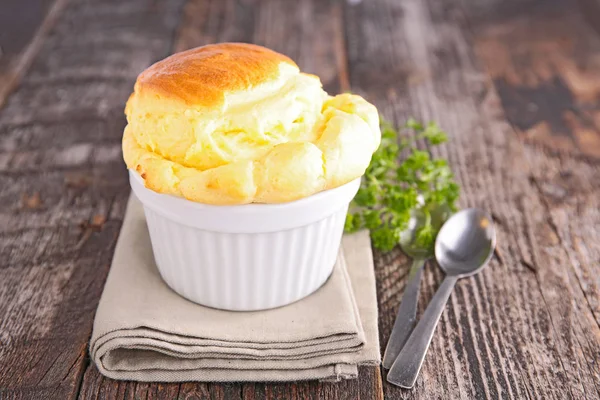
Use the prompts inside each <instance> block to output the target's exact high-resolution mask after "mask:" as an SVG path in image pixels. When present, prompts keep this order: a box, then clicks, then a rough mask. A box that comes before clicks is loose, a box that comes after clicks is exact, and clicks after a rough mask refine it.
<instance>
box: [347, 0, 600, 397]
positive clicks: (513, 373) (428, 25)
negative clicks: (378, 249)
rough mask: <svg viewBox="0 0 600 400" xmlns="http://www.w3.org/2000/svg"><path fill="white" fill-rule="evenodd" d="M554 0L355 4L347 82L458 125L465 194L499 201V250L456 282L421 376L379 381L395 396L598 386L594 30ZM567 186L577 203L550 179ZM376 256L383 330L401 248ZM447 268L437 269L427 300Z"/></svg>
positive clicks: (479, 202)
mask: <svg viewBox="0 0 600 400" xmlns="http://www.w3.org/2000/svg"><path fill="white" fill-rule="evenodd" d="M546 7H547V2H506V1H502V2H500V1H485V2H466V1H462V2H461V1H444V2H442V1H436V0H430V1H425V2H421V1H417V0H415V1H405V2H402V3H399V2H395V1H386V0H381V1H369V2H362V3H361V4H359V5H356V6H349V7H348V9H347V16H348V20H347V21H346V24H345V26H346V28H347V29H348V32H347V40H348V44H349V62H350V67H351V68H350V81H351V85H352V87H353V89H355V90H357V91H359V92H360V93H362V94H364V95H366V96H367V97H368V98H369V99H372V100H374V101H375V102H376V103H377V104H378V105H379V107H380V110H382V111H383V112H384V114H385V115H387V116H388V117H389V118H394V119H396V120H400V121H402V120H404V119H405V118H406V117H407V116H408V115H410V114H413V115H417V116H419V117H421V118H424V119H433V120H436V121H437V122H438V123H439V124H440V125H441V126H442V127H443V128H445V129H446V130H447V131H448V132H449V134H450V135H451V141H450V143H449V144H447V145H446V146H445V147H443V148H441V149H436V150H435V151H436V152H437V153H438V154H439V155H441V156H444V157H445V158H447V159H449V161H450V163H451V165H452V167H453V169H454V170H455V172H456V174H457V177H458V179H459V180H460V182H461V185H462V187H463V196H462V200H461V202H462V204H461V205H462V206H479V207H483V208H486V209H488V210H491V211H492V212H493V214H494V215H495V217H496V220H497V223H498V229H499V240H498V246H499V250H500V253H501V254H502V263H501V262H500V261H499V260H498V259H496V260H494V261H493V262H492V263H491V265H490V267H489V268H488V269H486V270H485V271H484V272H483V273H482V274H481V275H478V276H476V277H475V278H473V279H469V280H465V281H463V282H460V283H459V284H458V285H457V290H456V292H455V294H454V295H453V296H452V298H451V300H450V306H449V307H448V309H447V311H446V313H445V314H444V315H443V317H442V320H441V323H440V326H439V327H438V330H437V333H436V336H435V337H434V339H433V342H432V347H431V348H430V351H429V354H428V357H427V359H426V361H425V365H424V368H423V371H422V373H421V376H420V378H419V380H418V382H417V387H416V389H415V391H413V392H406V391H402V390H400V389H398V388H395V387H393V386H390V385H387V384H386V385H385V386H384V389H385V396H386V398H407V397H410V398H423V399H429V398H446V397H447V396H448V394H449V393H450V394H451V395H450V397H453V398H465V399H470V398H517V399H521V398H544V399H550V398H557V399H560V398H565V397H568V398H581V399H584V398H597V397H598V396H600V392H599V385H598V382H600V379H599V378H600V374H599V370H598V364H597V360H598V356H599V354H600V353H599V352H600V329H599V326H598V324H597V317H595V315H597V311H595V310H597V308H596V307H597V306H596V304H597V283H598V281H597V279H598V278H597V277H598V275H599V274H598V272H599V269H600V266H598V265H597V263H596V264H594V263H593V262H592V261H591V260H593V259H594V257H596V258H595V259H596V260H597V259H598V258H597V254H598V252H597V242H598V239H599V238H598V232H597V226H598V220H597V218H598V217H597V215H598V205H597V199H598V195H599V194H600V193H599V192H600V188H599V187H598V185H597V182H600V176H599V175H598V165H597V163H596V161H595V152H596V151H597V149H598V146H597V145H596V140H597V139H598V137H599V136H598V127H595V126H593V125H591V124H593V123H594V122H590V121H589V120H587V118H584V119H585V120H586V122H587V124H584V123H583V122H581V120H579V119H578V118H579V115H581V114H583V115H587V114H588V113H589V114H591V115H593V113H594V112H595V111H594V107H595V105H596V104H597V103H596V100H597V98H598V95H597V91H596V89H595V80H596V79H595V71H597V69H596V70H594V68H592V67H591V65H593V64H594V63H595V61H594V60H595V58H596V54H597V53H596V52H595V51H591V50H593V49H595V46H596V45H597V43H599V40H600V39H599V38H598V36H597V35H596V34H595V33H594V31H593V30H591V29H590V28H589V27H586V26H585V21H584V18H583V17H582V15H581V14H580V12H579V11H578V10H577V9H576V8H573V4H571V3H568V2H559V1H556V2H553V7H554V11H553V12H556V18H552V19H550V16H549V14H548V13H550V12H551V11H548V9H547V8H546ZM519 28H520V29H519ZM549 32H551V33H550V34H549ZM563 43H567V44H566V45H565V44H563ZM474 48H475V49H476V51H474ZM557 48H558V49H559V50H560V51H562V54H561V53H560V51H557ZM573 49H575V50H573ZM571 50H572V51H571ZM531 54H534V56H533V57H531ZM486 56H487V59H486ZM555 57H556V58H558V59H559V60H560V61H561V62H562V64H561V65H560V66H558V67H554V66H552V63H553V61H554V58H555ZM486 61H487V62H486ZM565 65H566V67H565ZM551 66H552V67H551ZM498 70H500V71H502V72H501V73H500V72H497V71H498ZM556 70H559V72H555V71H556ZM544 73H545V74H546V75H544ZM567 74H569V76H570V78H571V79H572V80H575V82H576V83H580V85H579V86H578V89H579V92H578V93H574V92H571V91H566V90H565V89H564V87H565V86H566V84H563V85H562V87H559V85H558V84H554V82H558V81H560V80H561V79H562V80H566V79H567V78H566V75H567ZM390 80H391V81H393V82H394V83H395V84H394V85H389V82H390ZM524 80H526V81H525V82H524ZM566 82H568V80H567V81H566ZM538 85H540V86H538ZM553 85H554V86H553ZM536 88H538V89H539V91H536ZM528 106H529V107H530V108H528ZM528 112H530V113H532V114H533V116H532V115H530V114H527V113H528ZM563 112H565V113H567V114H568V115H567V117H566V119H565V120H564V121H563V118H561V117H562V113H563ZM569 112H570V113H572V114H575V116H576V117H577V118H573V116H572V115H570V114H569ZM577 113H579V114H577ZM568 118H572V119H570V120H569V119H568ZM557 120H558V122H557ZM573 121H575V122H573ZM592 121H593V120H592ZM536 124H545V125H547V126H548V127H549V128H548V129H549V132H547V134H546V135H543V136H539V137H537V138H535V139H536V140H534V139H532V138H531V137H528V135H527V131H526V130H527V129H529V128H530V127H532V126H535V125H536ZM576 124H581V125H582V127H581V128H579V127H576ZM586 129H587V131H586ZM563 137H564V138H563ZM582 140H584V141H585V144H583V145H581V142H582ZM554 152H556V153H558V154H557V155H552V154H553V153H554ZM540 175H541V176H540ZM542 176H543V178H542ZM561 176H564V177H565V178H562V180H561V178H560V177H561ZM567 181H572V182H573V183H574V187H568V188H567V187H565V186H564V185H565V183H566V182H567ZM579 181H581V188H580V187H578V185H577V184H575V182H579ZM591 182H596V184H594V183H591ZM545 188H546V189H545ZM558 188H563V190H562V193H563V194H564V195H565V196H567V193H568V197H570V198H571V202H572V203H574V204H573V205H566V204H564V203H563V202H561V201H560V200H559V201H556V199H554V201H553V199H552V198H551V197H549V196H548V194H547V193H544V191H545V190H548V191H550V192H552V191H553V189H557V190H556V191H557V192H560V189H558ZM565 200H566V199H565ZM575 215H576V216H578V217H577V218H576V219H575V220H571V216H575ZM588 237H589V242H588ZM575 243H577V244H575ZM376 259H377V260H378V263H377V271H378V289H379V300H380V309H381V311H380V318H381V319H380V327H381V329H380V332H381V336H382V337H381V339H382V340H381V342H382V344H383V345H385V343H386V342H387V338H388V335H389V332H390V330H391V327H392V324H393V316H394V310H395V309H396V308H397V306H398V302H399V300H400V295H401V292H402V289H401V288H402V286H403V285H404V278H405V275H406V267H405V266H403V262H404V259H403V258H402V257H401V256H400V255H399V254H396V253H392V254H389V255H386V256H378V257H377V258H376ZM524 265H529V266H532V268H533V269H534V270H535V271H537V273H535V272H532V270H531V269H529V268H525V267H524ZM440 278H441V276H440V273H439V272H438V271H431V272H429V274H428V275H427V277H426V279H425V285H424V292H425V294H424V296H423V297H422V298H423V300H427V299H428V298H429V297H430V296H431V295H432V293H433V291H434V289H435V287H436V286H437V284H439V282H440ZM423 303H424V302H422V303H421V304H423Z"/></svg>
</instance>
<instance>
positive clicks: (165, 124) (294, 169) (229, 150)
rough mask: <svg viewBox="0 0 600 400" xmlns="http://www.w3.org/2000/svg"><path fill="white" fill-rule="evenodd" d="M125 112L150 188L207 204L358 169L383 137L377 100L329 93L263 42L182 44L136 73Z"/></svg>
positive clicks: (296, 187)
mask: <svg viewBox="0 0 600 400" xmlns="http://www.w3.org/2000/svg"><path fill="white" fill-rule="evenodd" d="M125 113H126V115H127V122H128V125H127V127H126V128H125V132H124V135H123V154H124V159H125V162H126V164H127V167H128V168H129V169H130V170H133V171H136V172H137V173H138V174H139V176H141V178H142V179H143V180H144V185H145V186H146V188H148V189H151V190H153V191H155V192H158V193H162V194H169V195H175V196H179V197H183V198H185V199H187V200H191V201H193V202H198V203H204V204H213V205H236V204H248V203H282V202H289V201H293V200H298V199H301V198H304V197H308V196H310V195H313V194H315V193H318V192H321V191H324V190H328V189H333V188H336V187H339V186H342V185H344V184H346V183H348V182H351V181H353V180H355V179H356V178H358V177H360V176H361V175H362V174H363V173H364V171H365V169H366V168H367V166H368V165H369V162H370V160H371V156H372V154H373V152H374V151H375V150H376V149H377V147H378V146H379V143H380V138H381V133H380V130H379V117H378V113H377V110H376V109H375V107H374V106H373V105H372V104H370V103H368V102H367V101H365V100H364V99H363V98H362V97H360V96H357V95H352V94H340V95H337V96H334V97H332V96H329V95H328V94H327V93H326V92H325V91H324V90H323V89H322V85H321V82H320V80H319V78H318V77H317V76H314V75H310V74H307V73H303V72H300V70H299V68H298V66H297V65H296V64H295V63H294V62H293V61H292V60H291V59H289V58H288V57H286V56H284V55H282V54H279V53H276V52H274V51H271V50H269V49H266V48H264V47H260V46H256V45H251V44H243V43H223V44H215V45H208V46H203V47H199V48H195V49H192V50H188V51H184V52H181V53H178V54H175V55H173V56H170V57H168V58H166V59H164V60H162V61H159V62H157V63H156V64H154V65H152V66H151V67H150V68H148V69H147V70H145V71H144V72H143V73H142V74H140V76H139V77H138V79H137V81H136V83H135V88H134V93H133V94H132V95H131V97H130V98H129V100H128V102H127V105H126V109H125Z"/></svg>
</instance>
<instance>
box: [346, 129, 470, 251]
mask: <svg viewBox="0 0 600 400" xmlns="http://www.w3.org/2000/svg"><path fill="white" fill-rule="evenodd" d="M404 129H407V130H412V131H414V135H412V136H408V135H407V136H403V137H399V134H398V131H397V130H396V129H395V128H394V126H393V125H392V124H390V123H389V122H386V121H382V122H381V145H380V147H379V149H378V150H377V151H376V152H375V154H373V158H372V159H371V164H370V165H369V167H368V168H367V170H366V172H365V175H364V177H363V180H362V183H361V186H360V189H359V190H358V193H357V194H356V197H355V198H354V200H353V201H352V203H351V205H350V212H349V213H348V216H347V217H346V224H345V230H346V231H347V232H355V231H357V230H359V229H363V228H366V229H369V230H370V231H371V239H372V241H373V245H374V246H375V247H376V248H378V249H380V250H383V251H388V250H391V249H392V248H394V246H396V244H398V241H399V239H400V233H401V232H402V231H403V230H404V229H406V226H407V224H408V221H409V219H410V214H411V212H412V211H413V210H415V209H420V210H422V211H423V212H425V213H427V214H429V211H430V210H433V209H435V208H436V207H439V206H447V207H448V208H449V209H451V210H453V211H454V210H455V209H456V207H455V203H456V201H457V200H458V197H459V194H460V188H459V186H458V184H457V183H456V182H455V181H454V175H453V173H452V170H451V169H450V167H449V166H448V163H447V162H446V160H444V159H435V158H432V157H431V155H430V154H429V153H428V152H426V151H422V150H419V149H417V148H416V147H415V141H416V140H419V139H424V140H426V141H428V142H429V144H430V145H431V146H436V145H439V144H441V143H444V142H446V141H447V140H448V136H447V135H446V133H445V132H444V131H442V130H441V129H440V128H439V127H438V125H437V124H435V123H434V122H430V123H428V124H423V123H421V122H419V121H416V120H415V119H413V118H410V119H409V120H408V121H407V122H406V124H405V125H404ZM404 152H406V153H407V155H406V156H404V157H401V154H404ZM401 159H402V161H401ZM438 229H439V227H434V226H433V225H432V224H431V223H428V224H425V225H424V226H422V227H420V228H419V230H418V231H417V233H416V244H417V245H419V246H422V247H424V248H425V247H430V246H432V245H433V242H434V241H435V237H436V235H437V230H438Z"/></svg>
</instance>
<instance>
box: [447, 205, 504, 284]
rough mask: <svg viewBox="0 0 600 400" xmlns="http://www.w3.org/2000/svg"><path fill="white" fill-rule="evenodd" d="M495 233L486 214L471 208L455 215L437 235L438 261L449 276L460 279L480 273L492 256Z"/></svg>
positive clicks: (490, 219)
mask: <svg viewBox="0 0 600 400" xmlns="http://www.w3.org/2000/svg"><path fill="white" fill-rule="evenodd" d="M495 246H496V231H495V229H494V224H493V222H492V218H491V217H490V216H489V214H488V213H486V212H485V211H483V210H479V209H476V208H469V209H466V210H463V211H460V212H458V213H456V214H454V215H453V216H452V217H450V219H448V221H447V222H446V224H445V225H444V226H443V227H442V229H441V230H440V232H439V233H438V236H437V239H436V242H435V258H436V260H437V262H438V264H439V265H440V267H441V268H442V269H443V270H444V272H446V274H447V275H452V276H457V277H459V278H463V277H467V276H471V275H473V274H476V273H477V272H479V270H481V269H482V268H483V267H484V266H485V265H486V264H487V263H488V261H489V260H490V258H491V257H492V255H493V253H494V252H493V249H494V247H495Z"/></svg>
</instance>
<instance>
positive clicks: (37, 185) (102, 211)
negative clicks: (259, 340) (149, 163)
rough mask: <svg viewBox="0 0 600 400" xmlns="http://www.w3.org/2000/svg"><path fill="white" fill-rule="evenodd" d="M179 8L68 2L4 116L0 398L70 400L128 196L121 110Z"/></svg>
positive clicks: (0, 133) (165, 47) (0, 144)
mask: <svg viewBox="0 0 600 400" xmlns="http://www.w3.org/2000/svg"><path fill="white" fill-rule="evenodd" d="M59 1H60V0H59ZM181 4H182V2H179V3H178V2H169V3H165V4H158V3H155V2H151V1H144V0H140V1H135V2H130V3H127V4H120V3H119V2H111V1H98V2H85V1H76V0H73V1H71V2H70V3H69V4H68V5H66V7H64V9H63V10H62V12H61V13H60V15H58V16H57V18H56V21H55V23H54V24H53V26H52V27H51V29H49V30H48V32H47V34H46V36H45V37H44V40H43V42H42V43H40V45H39V51H38V55H37V58H36V59H35V61H34V62H33V63H32V65H31V67H30V69H29V71H28V73H27V75H26V76H25V77H23V79H22V81H21V84H20V86H19V87H18V89H17V90H16V91H15V92H14V93H13V94H12V95H11V96H10V97H9V98H8V101H7V102H6V104H5V106H4V108H3V109H2V110H0V221H1V222H0V261H1V262H0V282H1V284H0V398H2V399H4V398H23V399H69V398H75V397H77V394H78V392H79V387H80V384H81V380H82V378H83V374H84V370H85V368H86V366H87V365H88V363H89V360H88V356H87V346H88V341H89V336H90V333H91V328H92V321H93V316H94V312H95V308H96V305H97V303H98V298H99V296H100V293H101V291H102V286H103V284H104V279H105V278H106V274H107V272H108V267H109V264H110V260H111V257H112V255H111V253H112V249H113V246H114V244H115V242H116V238H117V236H118V232H119V228H120V225H121V220H122V217H123V212H124V207H125V201H126V199H127V196H128V193H129V189H128V182H127V176H126V172H125V169H124V166H123V162H122V158H121V154H120V137H121V132H122V129H123V127H124V125H125V119H124V117H123V113H122V108H123V104H124V101H125V100H126V99H127V96H128V95H129V93H130V91H131V88H132V85H133V81H134V79H135V77H136V75H137V74H138V73H139V72H140V71H141V70H142V69H143V68H144V67H145V66H147V65H148V64H150V63H151V62H152V61H153V60H155V59H158V58H161V57H163V56H165V55H166V54H168V52H169V50H170V48H169V46H170V44H171V42H172V37H173V33H174V31H175V28H176V23H177V21H178V18H177V14H178V12H179V9H180V7H181Z"/></svg>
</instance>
